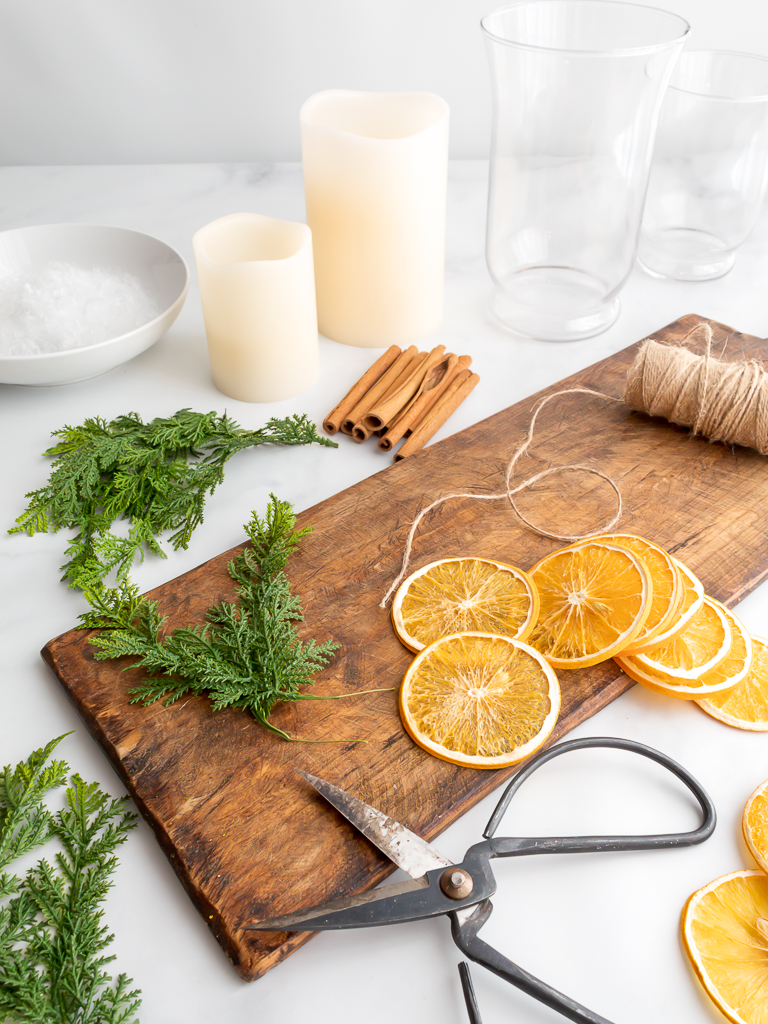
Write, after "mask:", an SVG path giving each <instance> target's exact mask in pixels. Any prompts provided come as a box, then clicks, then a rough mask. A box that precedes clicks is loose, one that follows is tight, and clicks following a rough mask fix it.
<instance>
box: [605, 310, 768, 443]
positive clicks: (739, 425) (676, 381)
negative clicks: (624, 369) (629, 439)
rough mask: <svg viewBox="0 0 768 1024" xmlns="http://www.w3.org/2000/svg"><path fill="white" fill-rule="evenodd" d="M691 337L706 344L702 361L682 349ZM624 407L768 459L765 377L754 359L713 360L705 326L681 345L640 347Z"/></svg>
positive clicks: (709, 330) (647, 344)
mask: <svg viewBox="0 0 768 1024" xmlns="http://www.w3.org/2000/svg"><path fill="white" fill-rule="evenodd" d="M695 334H702V335H703V337H704V339H705V342H706V351H705V354H704V355H703V356H699V355H695V354H694V353H693V352H690V351H689V350H688V349H686V348H682V347H681V345H682V344H684V343H685V342H686V341H687V340H688V338H690V337H692V336H693V335H695ZM624 402H625V403H626V405H628V406H629V408H630V409H634V410H636V411H637V412H646V413H648V415H649V416H663V417H664V419H665V420H669V421H670V423H677V424H679V425H680V426H682V427H690V428H691V434H692V435H693V436H695V435H696V434H701V435H702V436H703V437H706V438H709V440H710V441H724V442H725V443H726V444H741V445H744V446H745V447H746V448H754V449H756V450H757V451H758V452H760V454H761V455H768V373H766V371H765V369H764V368H763V366H762V365H761V364H760V363H759V362H758V361H757V360H756V359H741V360H738V361H735V362H732V363H724V362H722V361H721V360H720V359H714V358H713V357H712V328H711V327H710V325H709V324H708V323H700V324H697V325H696V326H695V327H694V328H693V329H692V330H690V331H689V332H688V334H686V335H685V337H684V338H683V339H682V342H681V344H680V345H665V344H662V343H661V342H658V341H652V340H651V339H647V340H646V341H644V342H643V344H642V347H641V348H640V351H639V352H638V354H637V358H636V359H635V361H634V363H633V364H632V366H631V368H630V370H629V374H628V375H627V389H626V391H625V393H624Z"/></svg>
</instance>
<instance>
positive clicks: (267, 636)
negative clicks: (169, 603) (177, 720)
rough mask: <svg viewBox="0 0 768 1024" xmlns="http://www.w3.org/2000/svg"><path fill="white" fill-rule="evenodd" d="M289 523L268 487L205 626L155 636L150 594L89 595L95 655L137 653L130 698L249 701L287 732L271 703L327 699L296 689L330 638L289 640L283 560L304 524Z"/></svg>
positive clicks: (293, 607)
mask: <svg viewBox="0 0 768 1024" xmlns="http://www.w3.org/2000/svg"><path fill="white" fill-rule="evenodd" d="M295 523H296V517H295V515H294V513H293V508H292V506H291V505H290V503H289V502H285V501H279V500H278V499H277V498H275V496H274V495H271V496H270V501H269V505H268V508H267V513H266V516H265V518H264V519H263V520H262V519H261V518H260V517H259V516H258V515H257V514H256V513H255V512H254V513H253V516H252V518H251V521H250V522H249V523H247V524H246V526H245V530H246V533H247V534H248V537H249V538H250V541H251V546H250V547H246V548H244V549H243V551H242V553H241V554H239V555H237V556H236V557H235V558H234V559H233V560H232V561H231V562H230V563H229V573H230V575H231V577H232V579H233V580H234V581H235V583H236V584H237V588H236V593H237V596H238V598H239V601H238V603H233V602H229V601H222V602H221V603H220V604H217V605H214V606H213V607H211V608H209V609H208V611H207V613H206V623H205V625H196V626H191V627H186V628H182V629H177V630H175V631H174V632H172V633H169V634H167V635H164V634H163V627H164V625H165V622H166V619H165V618H164V617H163V616H161V614H160V611H159V607H158V603H157V602H156V601H150V600H147V599H146V598H144V597H142V596H141V595H140V594H139V592H138V589H137V588H136V587H135V586H133V585H132V584H130V583H128V582H125V583H122V584H121V585H120V586H119V587H116V588H102V589H101V590H100V591H97V592H94V594H93V595H91V598H90V600H91V610H90V611H89V612H88V613H86V614H85V615H82V616H81V619H82V621H83V625H85V626H88V627H92V628H96V629H98V630H99V631H100V632H99V634H98V635H97V636H95V637H92V638H91V643H92V644H94V646H96V647H97V648H98V653H97V654H96V658H97V659H100V660H103V659H108V658H121V657H126V656H128V657H133V658H138V661H135V662H133V664H132V665H130V666H128V668H143V669H144V670H145V672H146V677H145V678H144V679H143V680H142V681H141V683H140V684H139V685H138V686H137V687H135V688H134V689H132V690H131V693H132V695H133V698H132V699H133V701H134V702H137V701H140V702H143V703H144V704H149V703H151V702H153V701H156V700H163V701H164V703H165V704H171V703H173V702H174V701H176V700H178V699H179V697H181V696H182V694H185V693H194V694H207V696H208V697H209V698H210V700H211V704H212V706H213V707H214V709H218V708H225V707H237V708H242V709H245V710H248V711H250V712H251V713H252V714H253V716H254V717H255V718H256V719H257V720H258V721H259V722H261V723H262V725H264V726H265V727H266V728H267V729H269V730H270V731H271V732H274V733H277V735H279V736H282V737H283V738H284V739H291V737H290V736H289V735H288V733H286V732H284V731H283V730H282V729H279V728H278V727H277V726H275V725H273V724H272V723H271V722H270V721H269V715H270V713H271V711H272V709H273V708H274V706H275V705H276V704H277V703H279V702H280V701H298V700H325V699H329V698H327V697H323V696H319V695H317V694H312V693H305V692H303V691H302V687H305V686H307V685H309V684H311V683H312V681H313V680H312V676H313V675H314V674H315V673H316V672H317V671H319V670H320V669H321V668H322V667H323V666H324V665H326V664H327V663H328V661H329V660H330V659H331V657H332V655H333V653H334V651H335V650H336V649H337V648H338V647H339V645H338V644H337V643H333V642H332V641H325V642H324V643H317V641H315V640H313V639H310V640H306V641H300V640H299V639H298V633H297V630H296V626H295V623H296V622H298V621H301V620H302V618H303V615H302V608H301V602H300V600H299V598H298V597H296V596H295V595H293V594H291V590H290V583H289V580H288V577H287V575H286V573H285V568H286V565H287V562H288V558H289V557H290V555H291V553H292V552H293V551H294V550H295V549H296V547H297V546H298V544H299V543H300V541H301V539H302V538H303V537H304V536H306V534H307V533H309V532H310V528H309V527H305V528H304V529H302V530H296V529H294V526H295ZM331 699H335V698H331Z"/></svg>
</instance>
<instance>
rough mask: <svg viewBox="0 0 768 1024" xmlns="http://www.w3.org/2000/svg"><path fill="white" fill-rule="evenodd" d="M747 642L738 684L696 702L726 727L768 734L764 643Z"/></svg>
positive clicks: (767, 653) (767, 651) (767, 642)
mask: <svg viewBox="0 0 768 1024" xmlns="http://www.w3.org/2000/svg"><path fill="white" fill-rule="evenodd" d="M751 640H752V664H751V666H750V669H749V672H748V673H747V674H746V676H745V677H744V678H743V679H742V680H741V682H740V683H739V684H738V685H737V686H735V687H734V688H733V689H732V690H728V691H726V692H725V693H713V694H711V695H710V696H709V697H707V698H706V699H705V700H700V701H698V702H697V703H698V705H699V707H700V708H702V709H703V710H704V711H706V712H707V714H708V715H712V717H713V718H717V719H719V720H720V721H721V722H725V724H726V725H732V726H734V727H735V728H736V729H751V730H752V731H754V732H768V640H763V638H762V637H759V636H753V637H751ZM766 870H768V868H766Z"/></svg>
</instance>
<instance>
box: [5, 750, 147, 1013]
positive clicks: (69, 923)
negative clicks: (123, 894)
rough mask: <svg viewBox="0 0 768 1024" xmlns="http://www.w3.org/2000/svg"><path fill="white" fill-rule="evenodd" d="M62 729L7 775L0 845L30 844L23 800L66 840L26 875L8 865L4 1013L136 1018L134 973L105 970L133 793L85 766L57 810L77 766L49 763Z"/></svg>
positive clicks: (19, 848)
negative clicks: (104, 786) (108, 786)
mask: <svg viewBox="0 0 768 1024" xmlns="http://www.w3.org/2000/svg"><path fill="white" fill-rule="evenodd" d="M61 739H62V737H59V738H58V739H56V740H52V741H51V743H49V744H48V745H47V746H46V747H44V748H43V749H42V750H38V751H35V752H34V753H33V754H32V755H31V756H30V757H29V758H28V759H27V761H26V762H23V763H22V764H20V765H17V767H16V769H14V770H12V769H11V766H10V765H9V766H7V767H6V768H5V769H3V771H2V774H1V775H0V778H1V779H2V785H1V788H0V794H1V797H2V800H3V801H4V804H3V810H4V812H6V813H5V814H4V817H3V818H2V820H1V821H0V847H1V848H2V849H3V850H5V851H6V852H7V853H8V856H9V857H10V851H14V852H13V856H14V857H15V856H19V855H20V853H22V852H25V843H23V842H19V836H21V835H22V834H23V830H20V829H19V827H18V822H17V819H14V811H18V809H19V808H24V809H26V812H27V817H28V818H30V819H31V820H37V819H40V820H43V819H44V820H45V823H46V831H45V839H47V838H57V839H58V840H59V841H60V843H61V851H60V852H58V853H57V854H56V855H55V858H54V862H53V864H51V863H50V862H49V861H47V860H45V859H43V860H40V861H39V862H38V863H37V864H36V865H35V867H33V868H31V869H30V870H29V871H28V872H27V874H26V876H25V877H24V878H18V877H17V876H15V875H10V874H8V873H3V874H2V875H0V1019H1V1020H2V1021H3V1022H4V1024H129V1022H135V1021H136V1011H137V1010H138V1007H139V1004H140V1000H139V995H140V993H139V992H138V991H134V990H130V987H129V986H130V981H129V979H127V978H126V977H125V975H123V974H121V975H119V976H118V978H117V979H116V980H114V981H113V979H112V978H111V977H110V975H109V973H108V972H107V971H106V970H105V967H106V965H107V964H109V963H110V962H111V961H112V960H113V959H114V957H113V956H109V955H105V950H106V949H107V947H108V946H109V944H110V942H111V941H112V938H113V936H112V935H110V934H109V932H108V929H107V927H106V926H105V925H104V924H103V911H102V909H101V904H102V902H103V900H104V898H105V896H106V894H107V892H108V890H109V888H110V886H111V884H112V882H111V876H112V874H113V873H114V870H115V868H116V866H117V857H116V855H115V851H116V849H117V847H118V846H119V845H120V844H121V843H123V842H125V839H126V837H127V834H128V832H129V830H130V829H132V828H134V827H135V815H133V814H131V813H130V812H128V811H127V810H126V808H125V803H124V800H114V799H112V798H110V797H108V796H107V795H106V794H105V793H103V792H102V791H101V790H100V789H99V787H98V785H97V784H96V783H91V784H90V785H88V784H86V783H85V782H83V780H82V779H81V778H80V777H79V776H78V775H73V776H72V778H71V784H70V786H69V788H68V789H67V791H66V807H65V809H64V810H61V811H60V812H59V813H58V814H56V815H52V814H51V813H50V811H49V810H48V808H47V807H46V806H45V804H44V802H43V798H44V796H45V794H46V793H47V792H48V791H49V790H51V789H52V788H54V787H56V786H61V785H63V784H64V783H65V781H66V774H67V772H68V770H69V769H68V767H67V765H66V764H65V763H64V762H62V761H54V762H51V763H50V764H46V761H47V759H48V757H49V755H50V753H51V752H52V750H53V749H54V747H55V746H56V745H57V743H58V742H59V741H60V740H61ZM15 820H16V822H17V823H16V824H14V821H15ZM41 834H42V833H41ZM37 838H40V837H39V836H38V837H37ZM40 841H44V839H40ZM35 845H37V842H36V843H35ZM27 848H29V847H28V846H27ZM6 862H7V861H6Z"/></svg>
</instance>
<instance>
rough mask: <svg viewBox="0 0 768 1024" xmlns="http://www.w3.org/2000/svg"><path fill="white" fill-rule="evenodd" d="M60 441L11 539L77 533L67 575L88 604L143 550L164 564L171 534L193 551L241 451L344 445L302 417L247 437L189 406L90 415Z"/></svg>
mask: <svg viewBox="0 0 768 1024" xmlns="http://www.w3.org/2000/svg"><path fill="white" fill-rule="evenodd" d="M53 436H54V437H58V438H60V440H59V442H58V443H57V444H55V445H54V446H53V447H52V448H49V449H48V450H47V451H46V452H45V454H46V455H49V456H51V457H52V458H53V460H54V461H53V466H52V469H51V473H50V476H49V479H48V483H47V484H46V485H45V487H41V488H39V489H38V490H36V491H31V492H30V493H28V494H27V495H26V497H27V498H28V499H29V504H28V506H27V508H26V509H25V511H24V512H23V513H22V514H21V515H20V516H19V518H18V519H17V520H16V523H17V525H16V526H15V527H14V528H12V529H11V530H10V531H9V532H10V533H27V534H29V535H30V536H32V535H33V534H35V533H54V532H56V531H57V530H60V529H62V528H64V527H66V528H70V529H74V530H76V531H77V533H76V535H75V536H74V537H73V539H72V540H71V541H70V543H69V545H68V547H67V550H66V555H67V561H66V562H65V564H64V565H63V566H62V571H63V577H62V578H63V579H64V580H68V582H69V585H70V586H71V587H76V588H78V589H81V590H84V591H85V592H86V594H87V595H88V596H89V598H90V594H91V592H92V591H93V590H94V589H98V588H99V587H100V586H101V585H102V584H103V582H104V580H105V579H106V577H107V576H108V575H109V574H110V573H111V572H115V574H116V579H117V581H118V583H119V584H120V583H123V582H124V581H126V580H127V579H128V575H129V573H130V570H131V567H132V566H133V564H134V561H135V560H136V557H137V556H138V557H139V559H143V557H144V553H145V551H147V550H148V551H151V552H152V553H154V554H156V555H160V556H161V557H165V552H164V551H163V548H162V547H161V545H160V542H159V540H158V538H159V536H160V535H161V534H163V533H165V532H167V531H173V533H172V534H171V537H170V543H171V545H172V547H173V548H174V550H178V549H179V548H186V547H187V546H188V544H189V541H190V538H191V536H192V533H193V531H194V530H195V528H196V527H197V526H199V525H200V523H202V522H203V511H204V507H205V499H206V496H207V495H209V494H212V493H213V492H214V491H215V489H216V488H217V487H218V485H219V484H220V483H221V482H222V480H223V479H224V467H225V465H226V463H227V462H228V461H229V459H231V458H232V456H233V455H234V454H235V453H236V452H239V451H242V450H243V449H245V448H253V447H256V446H258V445H262V444H267V443H269V444H282V445H305V444H321V445H325V446H328V447H334V448H335V447H338V446H337V445H336V443H335V442H334V441H331V440H330V439H328V438H326V437H322V436H321V435H320V434H319V433H318V431H317V428H316V427H315V425H314V424H313V423H312V422H311V421H310V420H308V419H307V417H306V416H303V415H293V416H288V417H286V418H285V419H282V420H278V419H271V420H269V422H268V423H267V425H266V426H265V427H262V428H261V429H259V430H244V429H243V428H242V427H240V426H238V424H237V423H235V422H234V420H231V419H230V418H229V417H228V416H227V415H226V413H225V414H224V415H221V416H220V415H219V414H218V413H215V412H209V413H198V412H193V411H192V410H190V409H180V410H179V411H178V412H177V413H175V414H174V415H173V416H169V417H167V418H162V417H158V418H156V419H153V420H152V421H151V422H149V423H144V422H143V420H142V419H141V417H140V416H138V415H137V414H136V413H133V412H132V413H129V414H128V415H127V416H118V417H117V419H114V420H111V421H109V422H107V421H106V420H104V419H101V418H100V417H93V418H91V419H87V420H85V422H84V423H83V424H82V425H80V426H75V427H70V426H65V427H63V428H62V429H61V430H57V431H54V434H53ZM119 519H127V520H128V521H129V531H128V536H127V537H118V536H116V535H115V534H113V533H112V532H111V527H112V524H113V523H115V522H116V521H117V520H119Z"/></svg>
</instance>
